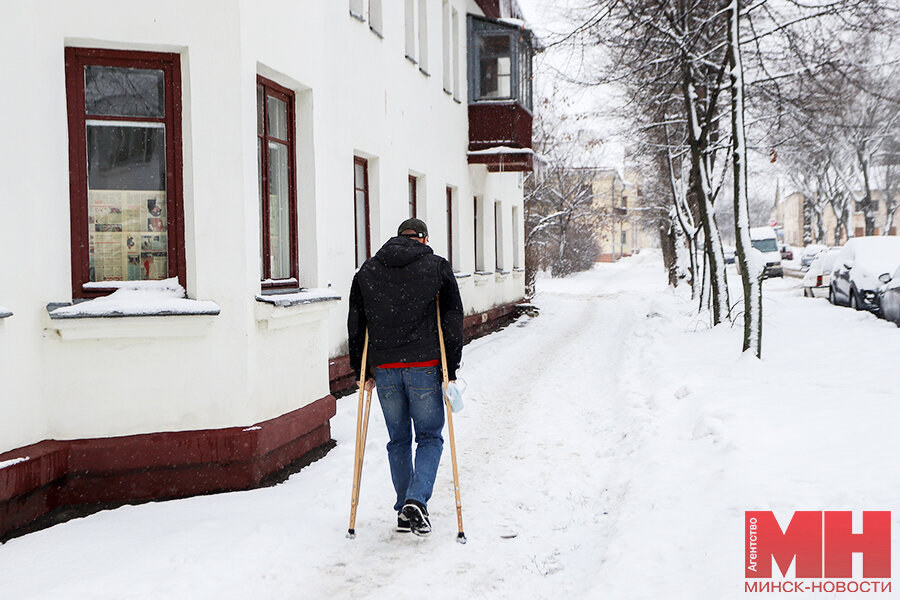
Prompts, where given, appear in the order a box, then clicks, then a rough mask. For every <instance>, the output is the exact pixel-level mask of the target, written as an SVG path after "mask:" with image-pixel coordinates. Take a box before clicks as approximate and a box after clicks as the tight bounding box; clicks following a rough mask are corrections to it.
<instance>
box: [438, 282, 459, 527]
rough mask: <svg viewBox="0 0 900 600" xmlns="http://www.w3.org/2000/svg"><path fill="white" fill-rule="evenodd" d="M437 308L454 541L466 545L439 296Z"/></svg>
mask: <svg viewBox="0 0 900 600" xmlns="http://www.w3.org/2000/svg"><path fill="white" fill-rule="evenodd" d="M435 307H436V308H437V327H438V341H439V342H440V346H441V371H442V372H443V376H444V392H443V394H444V404H445V405H446V406H447V428H448V429H449V431H450V461H451V463H452V465H453V491H454V492H455V493H456V522H457V523H458V525H459V533H458V534H456V541H457V542H459V543H460V544H465V543H466V534H465V533H463V518H462V500H461V499H460V496H459V469H457V467H456V439H455V438H454V437H453V410H452V409H451V408H450V399H449V398H448V397H447V386H448V385H449V384H450V376H449V375H448V374H447V351H446V349H445V348H444V330H443V329H441V303H440V295H438V296H437V297H436V298H435Z"/></svg>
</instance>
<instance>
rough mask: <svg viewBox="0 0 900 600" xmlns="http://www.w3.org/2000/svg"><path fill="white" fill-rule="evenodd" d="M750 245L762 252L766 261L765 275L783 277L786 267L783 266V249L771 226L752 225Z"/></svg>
mask: <svg viewBox="0 0 900 600" xmlns="http://www.w3.org/2000/svg"><path fill="white" fill-rule="evenodd" d="M750 245H752V246H753V247H754V248H756V249H757V250H759V251H760V252H762V255H763V259H764V260H765V261H766V268H765V271H764V272H763V277H764V278H765V277H782V276H784V269H783V268H782V267H781V250H779V248H778V237H777V236H776V235H775V230H774V229H772V228H771V227H751V228H750Z"/></svg>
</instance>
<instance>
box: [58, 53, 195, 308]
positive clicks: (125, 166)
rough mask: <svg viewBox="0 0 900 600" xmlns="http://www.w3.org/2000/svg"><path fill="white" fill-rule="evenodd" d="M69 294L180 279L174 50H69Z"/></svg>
mask: <svg viewBox="0 0 900 600" xmlns="http://www.w3.org/2000/svg"><path fill="white" fill-rule="evenodd" d="M65 57H66V103H67V112H68V121H69V177H70V179H69V193H70V203H71V204H70V210H71V235H72V296H73V297H74V298H91V297H96V296H101V295H104V294H108V293H110V292H111V291H112V286H111V285H108V284H107V285H104V284H103V282H108V281H136V280H152V279H166V278H168V277H177V278H178V280H179V282H180V283H181V285H184V284H185V259H184V222H183V216H182V215H183V208H182V174H181V171H182V163H181V66H180V57H179V56H178V55H177V54H164V53H155V52H131V51H128V52H126V51H117V50H98V49H88V48H66V51H65Z"/></svg>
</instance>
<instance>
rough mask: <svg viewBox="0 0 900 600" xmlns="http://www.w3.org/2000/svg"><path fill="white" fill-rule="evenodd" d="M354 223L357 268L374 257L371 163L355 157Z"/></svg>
mask: <svg viewBox="0 0 900 600" xmlns="http://www.w3.org/2000/svg"><path fill="white" fill-rule="evenodd" d="M353 188H354V193H353V203H354V210H353V222H354V224H355V228H356V266H357V268H358V267H361V266H362V264H363V263H364V262H366V259H367V258H369V257H370V256H372V252H371V247H370V245H369V161H367V160H366V159H364V158H360V157H358V156H354V157H353Z"/></svg>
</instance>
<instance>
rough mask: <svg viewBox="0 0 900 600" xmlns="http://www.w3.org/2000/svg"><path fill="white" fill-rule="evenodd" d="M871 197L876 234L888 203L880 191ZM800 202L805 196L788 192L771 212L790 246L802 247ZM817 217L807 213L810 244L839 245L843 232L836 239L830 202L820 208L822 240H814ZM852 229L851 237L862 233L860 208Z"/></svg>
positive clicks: (855, 215) (863, 229)
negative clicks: (811, 240)
mask: <svg viewBox="0 0 900 600" xmlns="http://www.w3.org/2000/svg"><path fill="white" fill-rule="evenodd" d="M872 196H873V197H874V199H875V202H876V211H875V235H880V234H881V233H882V229H883V228H884V226H885V223H886V222H887V205H886V203H885V202H884V200H883V198H882V193H881V191H880V190H873V192H872ZM803 201H804V196H803V194H801V193H800V192H794V193H792V194H790V195H788V196H787V197H786V198H785V199H784V201H783V202H781V203H779V204H778V205H777V206H776V207H775V208H774V209H773V211H772V218H773V219H776V220H777V221H778V224H779V227H781V231H782V232H783V235H784V241H785V242H786V243H787V244H789V245H791V246H803V245H805V244H804V241H803ZM817 218H818V217H817V216H816V215H815V213H814V212H812V213H811V215H810V219H811V222H810V233H811V235H812V237H813V243H817V244H826V245H828V246H839V245H841V244H843V243H844V242H845V241H846V240H847V235H846V232H844V231H842V232H841V235H840V237H839V238H837V239H835V229H836V226H837V222H838V220H837V216H836V215H835V213H834V210H833V209H832V208H831V206H830V205H828V206H826V207H825V209H824V210H823V211H822V217H821V219H822V227H823V229H824V234H825V239H823V240H817V239H815V238H816V234H817V228H816V219H817ZM851 227H852V228H853V231H852V232H851V233H852V235H853V236H854V237H856V236H861V235H865V228H866V220H865V216H864V215H863V213H862V212H861V211H856V212H854V213H853V217H852V221H851ZM896 234H897V225H896V220H895V222H894V225H893V226H892V231H891V233H890V235H896Z"/></svg>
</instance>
